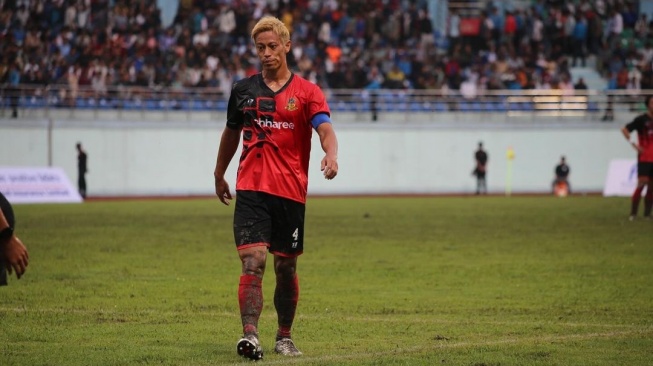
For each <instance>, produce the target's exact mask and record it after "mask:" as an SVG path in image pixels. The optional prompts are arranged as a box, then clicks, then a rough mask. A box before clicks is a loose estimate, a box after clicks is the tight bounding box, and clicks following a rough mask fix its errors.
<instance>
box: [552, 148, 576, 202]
mask: <svg viewBox="0 0 653 366" xmlns="http://www.w3.org/2000/svg"><path fill="white" fill-rule="evenodd" d="M569 171H570V170H569V165H567V160H566V159H565V157H564V156H561V157H560V163H558V165H556V167H555V178H554V179H553V183H551V191H552V192H553V194H555V195H556V196H558V197H565V196H566V195H568V194H569V193H571V184H569Z"/></svg>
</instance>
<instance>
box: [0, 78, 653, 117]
mask: <svg viewBox="0 0 653 366" xmlns="http://www.w3.org/2000/svg"><path fill="white" fill-rule="evenodd" d="M649 93H653V91H643V90H638V91H636V92H633V91H630V90H614V91H605V90H574V91H562V90H485V91H477V92H473V93H461V92H460V91H458V90H405V89H401V90H399V89H377V90H353V89H331V90H326V91H325V94H326V96H327V100H328V101H329V105H330V107H331V109H332V110H333V111H338V112H357V113H375V112H376V113H383V112H399V113H406V114H409V113H410V114H414V113H442V112H449V113H456V114H467V113H478V114H487V113H492V114H500V113H503V114H508V115H510V116H520V115H537V116H556V117H583V116H592V117H596V116H597V115H601V114H603V113H604V111H605V110H606V108H608V107H609V106H610V105H612V108H613V109H614V110H615V111H616V110H627V111H630V112H640V111H644V104H643V103H642V101H643V99H644V96H645V95H648V94H649ZM228 97H229V96H228V95H225V93H223V92H222V91H221V90H220V89H217V88H147V87H135V86H129V87H127V86H124V87H115V88H107V89H106V90H102V91H97V90H94V89H93V88H90V87H80V88H79V89H77V90H72V89H70V88H69V87H68V86H66V85H50V86H33V85H20V86H19V87H14V88H8V87H6V86H5V87H0V107H1V108H0V110H1V112H0V117H7V116H8V115H10V114H11V111H12V110H13V109H14V107H15V108H16V109H17V110H18V115H19V117H20V116H21V115H24V114H27V113H26V112H27V111H41V112H42V113H43V114H44V115H45V116H47V113H48V111H50V110H68V111H70V115H71V116H74V114H75V113H76V112H78V111H102V110H118V111H141V112H154V111H156V112H163V113H166V112H175V111H184V112H187V113H193V112H225V111H226V110H227V102H228Z"/></svg>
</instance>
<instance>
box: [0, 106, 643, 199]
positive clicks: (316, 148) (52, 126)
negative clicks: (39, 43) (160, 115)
mask: <svg viewBox="0 0 653 366" xmlns="http://www.w3.org/2000/svg"><path fill="white" fill-rule="evenodd" d="M104 117H106V116H104ZM168 117H169V116H168ZM461 118H463V119H464V118H466V119H468V120H461ZM630 118H632V116H623V118H622V119H621V120H622V121H624V122H625V121H627V120H629V119H630ZM334 120H335V122H334V127H335V128H336V132H337V134H338V139H339V143H340V151H339V165H340V172H339V175H338V177H337V178H336V179H335V180H333V181H326V180H325V179H323V178H322V176H321V172H320V170H319V164H320V159H321V158H322V150H321V148H320V145H319V139H318V138H317V135H316V134H314V139H313V151H312V156H311V165H310V183H309V193H310V194H314V195H318V194H319V195H324V194H432V193H473V192H474V189H475V180H474V178H473V177H472V176H471V171H472V168H473V165H474V160H473V152H474V151H475V149H476V146H477V143H478V142H479V141H483V142H484V145H485V147H486V149H487V151H488V153H489V157H490V159H489V172H488V188H489V190H490V192H491V193H503V192H505V190H506V188H507V187H508V185H510V189H511V191H512V192H513V193H531V192H534V193H538V192H548V191H549V190H550V184H551V180H552V178H553V170H554V166H555V165H556V164H557V162H558V161H559V158H560V156H561V155H566V156H567V161H568V163H569V164H570V166H571V183H572V188H573V189H574V191H576V192H585V193H595V192H600V191H601V190H602V189H603V184H604V181H605V178H606V173H607V168H608V163H609V161H610V160H611V159H617V158H622V159H623V158H626V159H628V158H634V157H635V153H634V151H633V150H632V148H631V147H630V146H629V145H628V144H627V143H626V142H625V141H624V139H623V137H622V136H621V134H620V132H619V128H620V126H621V124H622V123H621V122H613V123H601V122H598V121H596V120H592V119H591V118H590V119H587V118H578V119H576V120H559V119H555V118H523V117H522V118H509V117H507V116H505V115H498V116H497V115H494V116H489V115H478V114H477V115H473V117H460V115H446V114H438V115H437V116H434V115H420V116H412V117H407V116H406V115H403V114H397V115H394V116H393V115H384V116H383V119H382V120H381V121H379V122H376V123H372V122H369V117H368V116H362V115H359V114H346V113H341V114H338V115H337V116H334ZM471 120H473V122H471ZM223 126H224V116H223V115H217V116H213V117H212V118H206V119H199V120H189V119H185V118H183V116H179V117H178V118H174V117H173V118H166V120H161V119H151V118H141V117H139V116H138V115H135V116H128V115H127V116H122V117H121V118H120V119H118V118H108V119H94V118H90V117H82V118H79V116H77V117H76V118H64V117H63V116H58V117H56V118H52V117H51V118H50V119H49V120H48V119H29V120H26V119H19V120H8V119H0V166H48V165H52V166H59V167H62V168H63V169H64V171H65V172H66V173H67V174H68V176H69V178H70V179H71V181H73V182H75V180H76V174H77V173H76V151H75V143H76V142H78V141H80V142H82V144H83V146H84V147H85V148H86V150H87V152H88V155H89V173H88V175H87V181H88V190H89V195H90V196H131V195H212V194H213V192H214V188H213V168H214V166H215V159H216V153H217V149H218V144H219V139H220V134H221V132H222V129H223ZM509 147H512V148H513V149H514V152H515V159H514V161H512V163H509V162H508V160H507V159H506V151H507V149H508V148H509ZM239 153H240V152H238V153H237V154H239ZM237 161H238V160H237V157H236V158H234V161H232V164H231V166H230V167H229V171H228V179H229V181H230V182H231V185H232V188H233V187H235V171H236V165H237Z"/></svg>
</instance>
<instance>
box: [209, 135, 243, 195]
mask: <svg viewBox="0 0 653 366" xmlns="http://www.w3.org/2000/svg"><path fill="white" fill-rule="evenodd" d="M241 130H242V128H231V127H225V129H224V131H222V138H221V139H220V147H219V148H218V158H217V161H216V163H215V170H214V171H213V176H214V178H215V194H216V195H217V196H218V199H219V200H220V202H222V203H224V204H225V205H229V201H230V200H231V192H230V191H229V183H227V181H226V180H225V179H224V174H225V172H226V171H227V167H229V163H230V162H231V159H233V157H234V154H235V153H236V150H238V144H239V143H240V132H241Z"/></svg>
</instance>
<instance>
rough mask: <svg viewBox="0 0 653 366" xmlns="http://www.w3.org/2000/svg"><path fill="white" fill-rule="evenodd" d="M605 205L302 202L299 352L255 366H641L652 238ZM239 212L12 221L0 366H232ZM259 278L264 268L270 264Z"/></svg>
mask: <svg viewBox="0 0 653 366" xmlns="http://www.w3.org/2000/svg"><path fill="white" fill-rule="evenodd" d="M628 208H629V200H628V199H625V198H602V197H579V196H574V197H569V198H565V199H558V198H554V197H510V198H506V197H433V198H313V199H310V200H309V202H308V205H307V223H306V226H307V228H306V238H305V241H306V245H305V254H304V255H302V256H301V257H300V260H299V264H298V273H299V276H300V284H301V295H300V303H299V309H298V316H297V318H296V321H295V326H294V332H293V334H294V338H295V340H296V343H297V345H298V347H299V348H300V349H301V350H302V351H303V352H304V356H303V357H300V358H297V359H285V358H281V357H280V356H277V355H275V354H274V353H273V352H272V347H273V337H274V332H275V330H276V316H275V312H274V308H273V305H272V301H271V299H272V293H273V283H274V282H273V271H272V268H271V267H270V268H269V271H268V273H267V274H266V276H265V280H264V294H265V298H266V302H265V308H264V310H263V315H262V317H261V322H260V331H261V340H262V342H263V346H264V348H265V349H266V350H267V353H266V355H265V359H264V360H263V362H261V363H262V364H269V365H278V364H301V365H435V364H442V365H470V366H481V365H486V366H490V365H493V366H496V365H520V366H521V365H547V366H548V365H583V366H585V365H649V364H650V362H651V357H652V356H653V354H652V353H651V350H653V285H652V284H653V266H652V264H653V240H651V235H652V234H653V222H651V221H644V220H640V221H635V222H629V221H627V220H626V214H627V211H628ZM232 210H233V205H232V206H229V207H226V206H223V205H221V204H220V203H219V202H218V201H217V199H215V200H212V199H194V200H162V201H155V200H152V201H149V200H143V201H122V202H89V203H85V204H83V205H56V204H55V205H17V206H16V207H15V211H16V214H17V217H18V227H17V232H18V233H19V236H20V237H21V238H22V239H23V241H24V242H25V244H26V245H27V246H28V248H29V250H30V266H29V268H28V272H27V274H26V275H25V277H24V278H22V279H21V280H16V279H15V278H12V279H11V280H10V285H9V286H8V287H4V288H0V365H30V366H31V365H220V364H242V363H247V362H246V361H244V360H241V359H240V358H239V357H238V356H237V355H236V352H235V343H236V340H237V339H238V337H239V336H240V333H241V325H240V318H239V315H238V306H237V298H236V291H237V283H238V277H239V274H240V262H239V260H238V256H237V253H236V250H235V248H234V245H233V234H232V231H231V222H232V212H233V211H232ZM270 265H271V261H270Z"/></svg>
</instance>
